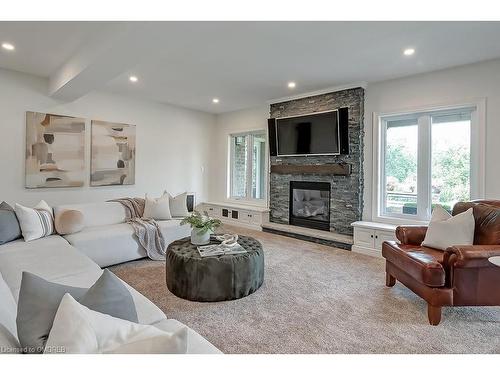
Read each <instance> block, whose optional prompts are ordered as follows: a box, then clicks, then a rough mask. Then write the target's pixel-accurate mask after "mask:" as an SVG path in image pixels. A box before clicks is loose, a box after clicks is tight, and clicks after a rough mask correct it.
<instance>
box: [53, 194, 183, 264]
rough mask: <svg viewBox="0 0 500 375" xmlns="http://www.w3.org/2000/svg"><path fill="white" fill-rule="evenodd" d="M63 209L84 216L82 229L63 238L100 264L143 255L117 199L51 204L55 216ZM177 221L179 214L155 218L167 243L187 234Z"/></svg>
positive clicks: (144, 252)
mask: <svg viewBox="0 0 500 375" xmlns="http://www.w3.org/2000/svg"><path fill="white" fill-rule="evenodd" d="M65 210H77V211H80V212H81V213H82V214H83V217H84V229H83V230H82V231H80V232H77V233H73V234H68V235H65V236H64V238H65V239H66V240H67V241H68V242H69V243H70V244H71V245H73V246H74V247H76V248H77V249H78V250H79V251H81V252H82V253H84V254H85V255H87V256H88V257H89V258H90V259H92V260H93V261H94V262H96V263H97V264H98V265H99V266H100V267H108V266H111V265H114V264H118V263H124V262H129V261H131V260H136V259H141V258H144V257H146V250H145V249H144V248H143V247H142V246H141V244H140V243H139V241H138V239H137V237H136V236H135V234H134V229H133V228H132V226H131V225H129V224H127V223H126V222H125V221H126V213H125V209H124V207H123V206H122V205H121V204H120V203H117V202H103V203H91V204H74V205H64V206H59V207H55V208H54V212H55V215H56V216H57V215H60V214H61V213H62V212H64V211H65ZM180 221H181V219H180V218H179V219H175V218H174V219H172V220H163V221H158V225H159V226H160V229H161V232H162V234H163V237H164V238H165V243H166V245H167V246H168V244H170V243H171V242H173V241H176V240H178V239H181V238H183V237H187V236H189V234H190V228H189V226H181V225H180Z"/></svg>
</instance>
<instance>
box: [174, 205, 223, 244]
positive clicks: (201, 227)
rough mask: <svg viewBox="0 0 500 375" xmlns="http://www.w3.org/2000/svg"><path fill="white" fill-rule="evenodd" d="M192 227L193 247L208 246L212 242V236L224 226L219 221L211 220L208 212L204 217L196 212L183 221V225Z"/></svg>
mask: <svg viewBox="0 0 500 375" xmlns="http://www.w3.org/2000/svg"><path fill="white" fill-rule="evenodd" d="M185 224H189V225H191V228H192V230H191V243H192V244H193V245H206V244H208V243H209V242H210V235H211V234H212V233H215V230H216V229H217V228H218V227H220V226H221V225H222V222H221V221H220V220H219V219H211V218H210V216H208V213H207V212H204V215H202V214H201V213H199V212H198V211H194V212H193V213H192V214H191V215H190V216H188V217H185V218H184V219H183V220H182V221H181V225H185Z"/></svg>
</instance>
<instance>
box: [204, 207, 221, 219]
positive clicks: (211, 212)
mask: <svg viewBox="0 0 500 375" xmlns="http://www.w3.org/2000/svg"><path fill="white" fill-rule="evenodd" d="M205 210H206V211H207V213H208V216H210V217H220V216H221V212H220V208H219V207H217V206H206V207H205Z"/></svg>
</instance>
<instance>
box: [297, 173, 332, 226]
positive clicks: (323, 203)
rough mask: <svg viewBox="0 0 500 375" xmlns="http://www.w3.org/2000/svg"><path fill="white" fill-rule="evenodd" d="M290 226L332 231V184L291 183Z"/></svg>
mask: <svg viewBox="0 0 500 375" xmlns="http://www.w3.org/2000/svg"><path fill="white" fill-rule="evenodd" d="M289 207H290V208H289V210H290V219H289V221H290V224H291V225H299V226H302V227H308V228H313V229H322V230H330V184H329V183H328V182H306V181H292V182H290V206H289Z"/></svg>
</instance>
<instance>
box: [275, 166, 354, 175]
mask: <svg viewBox="0 0 500 375" xmlns="http://www.w3.org/2000/svg"><path fill="white" fill-rule="evenodd" d="M271 173H278V174H307V173H311V174H328V175H336V176H348V175H350V174H351V165H350V164H345V163H342V164H341V163H336V164H311V165H295V164H274V165H271Z"/></svg>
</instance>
